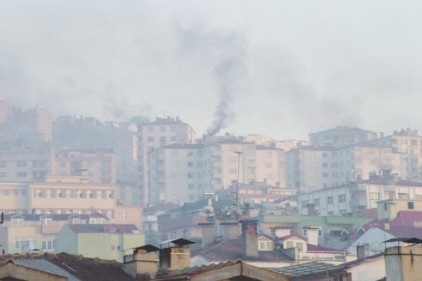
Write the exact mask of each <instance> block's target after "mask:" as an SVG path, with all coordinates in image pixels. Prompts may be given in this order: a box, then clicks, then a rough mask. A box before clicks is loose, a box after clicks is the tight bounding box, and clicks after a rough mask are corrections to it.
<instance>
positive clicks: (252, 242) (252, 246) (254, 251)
mask: <svg viewBox="0 0 422 281" xmlns="http://www.w3.org/2000/svg"><path fill="white" fill-rule="evenodd" d="M240 223H241V224H242V242H243V247H244V254H245V256H247V257H257V256H258V239H257V238H258V233H257V224H258V221H257V220H241V221H240Z"/></svg>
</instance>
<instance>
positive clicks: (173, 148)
mask: <svg viewBox="0 0 422 281" xmlns="http://www.w3.org/2000/svg"><path fill="white" fill-rule="evenodd" d="M149 167H150V173H149V176H150V181H149V182H150V187H151V201H150V202H151V203H152V204H156V203H159V202H173V203H178V204H182V203H184V202H192V201H196V200H197V199H199V198H200V196H202V194H203V193H204V192H212V191H214V190H219V189H224V188H229V187H230V186H231V185H232V184H233V182H237V181H239V182H240V183H251V182H265V183H266V184H267V185H270V186H276V187H278V188H281V187H284V152H283V150H281V149H275V148H269V147H264V146H259V145H256V144H254V143H246V142H243V141H241V140H238V139H234V138H230V139H225V138H222V139H221V138H214V139H212V140H207V141H205V142H204V143H203V144H186V145H177V144H174V145H169V146H165V147H160V148H158V149H156V150H153V151H152V152H150V154H149Z"/></svg>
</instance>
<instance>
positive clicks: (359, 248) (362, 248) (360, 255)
mask: <svg viewBox="0 0 422 281" xmlns="http://www.w3.org/2000/svg"><path fill="white" fill-rule="evenodd" d="M356 253H357V259H358V260H359V259H363V258H364V257H365V246H364V245H357V246H356Z"/></svg>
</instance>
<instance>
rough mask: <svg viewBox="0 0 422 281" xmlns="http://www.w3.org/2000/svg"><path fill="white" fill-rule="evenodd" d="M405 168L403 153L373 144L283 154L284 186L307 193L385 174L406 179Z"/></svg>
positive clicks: (294, 150)
mask: <svg viewBox="0 0 422 281" xmlns="http://www.w3.org/2000/svg"><path fill="white" fill-rule="evenodd" d="M407 165H408V164H407V162H406V161H405V160H404V159H403V154H401V153H397V152H395V150H394V149H393V148H391V147H378V146H376V145H374V144H368V143H360V144H355V145H352V146H347V147H342V148H333V147H313V146H309V147H301V148H297V149H293V150H291V151H288V152H286V187H288V188H297V189H298V190H299V191H301V192H309V191H313V190H318V189H321V188H328V187H333V186H337V185H344V184H346V183H348V182H350V181H360V180H367V179H369V178H370V177H371V176H373V175H379V174H385V173H390V174H398V175H400V176H401V177H402V178H407V172H406V171H407Z"/></svg>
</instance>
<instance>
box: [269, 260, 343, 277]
mask: <svg viewBox="0 0 422 281" xmlns="http://www.w3.org/2000/svg"><path fill="white" fill-rule="evenodd" d="M334 269H337V266H336V265H333V264H329V263H325V262H319V261H313V262H308V263H301V264H295V265H291V266H286V267H282V268H274V269H272V270H273V271H276V272H280V273H283V274H285V275H287V276H290V277H298V276H304V275H310V274H316V273H320V272H327V271H330V270H334Z"/></svg>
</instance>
